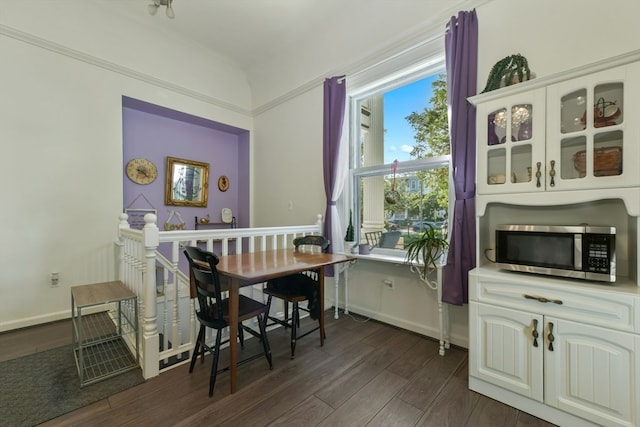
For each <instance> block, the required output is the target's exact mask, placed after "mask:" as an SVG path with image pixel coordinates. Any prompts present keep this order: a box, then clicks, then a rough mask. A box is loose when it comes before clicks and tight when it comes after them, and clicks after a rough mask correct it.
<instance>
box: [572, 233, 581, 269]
mask: <svg viewBox="0 0 640 427" xmlns="http://www.w3.org/2000/svg"><path fill="white" fill-rule="evenodd" d="M582 249H583V248H582V234H574V235H573V264H574V266H575V269H576V271H582Z"/></svg>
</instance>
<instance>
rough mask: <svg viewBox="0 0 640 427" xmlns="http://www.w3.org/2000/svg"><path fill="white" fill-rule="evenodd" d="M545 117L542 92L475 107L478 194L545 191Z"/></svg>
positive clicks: (529, 93) (532, 92)
mask: <svg viewBox="0 0 640 427" xmlns="http://www.w3.org/2000/svg"><path fill="white" fill-rule="evenodd" d="M545 115H546V113H545V89H544V88H541V89H536V90H532V91H530V92H526V93H521V94H518V95H513V96H506V97H504V98H501V99H499V100H495V101H491V102H487V103H484V104H481V105H478V110H477V113H476V117H477V136H476V138H477V142H478V145H477V147H478V150H477V181H478V182H477V184H478V193H479V194H500V193H519V192H532V191H544V181H543V180H544V156H545V153H544V150H545ZM538 162H540V165H541V166H540V167H541V170H542V174H541V178H540V179H541V181H540V186H537V183H538V180H537V179H536V170H537V166H536V165H537V163H538Z"/></svg>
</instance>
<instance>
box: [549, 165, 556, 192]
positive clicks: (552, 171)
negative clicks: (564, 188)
mask: <svg viewBox="0 0 640 427" xmlns="http://www.w3.org/2000/svg"><path fill="white" fill-rule="evenodd" d="M555 166H556V161H555V160H551V170H550V171H549V176H550V177H551V182H550V183H549V185H550V186H552V187H555V186H556V181H555V177H556V171H555V169H554V168H555Z"/></svg>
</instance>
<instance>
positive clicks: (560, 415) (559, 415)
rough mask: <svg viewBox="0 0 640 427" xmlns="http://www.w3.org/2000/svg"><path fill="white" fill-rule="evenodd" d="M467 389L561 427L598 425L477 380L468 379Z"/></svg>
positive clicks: (591, 426)
mask: <svg viewBox="0 0 640 427" xmlns="http://www.w3.org/2000/svg"><path fill="white" fill-rule="evenodd" d="M469 389H470V390H473V391H475V392H478V393H480V394H484V395H485V396H487V397H490V398H492V399H495V400H497V401H498V402H501V403H505V404H507V405H509V406H513V407H514V408H517V409H519V410H521V411H523V412H526V413H528V414H531V415H533V416H534V417H538V418H540V419H543V420H545V421H548V422H550V423H553V424H556V425H559V426H562V427H597V426H598V425H599V424H593V423H591V422H590V421H588V420H585V419H584V418H579V417H575V416H573V415H571V414H568V413H566V412H564V411H560V410H558V409H556V408H552V407H550V406H547V405H545V404H543V403H539V402H536V401H534V400H531V399H529V398H526V397H524V396H521V395H519V394H516V393H513V392H510V391H507V390H505V389H503V388H501V387H497V386H495V385H493V384H490V383H488V382H485V381H482V380H480V379H478V378H474V377H469Z"/></svg>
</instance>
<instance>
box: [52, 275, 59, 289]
mask: <svg viewBox="0 0 640 427" xmlns="http://www.w3.org/2000/svg"><path fill="white" fill-rule="evenodd" d="M58 283H60V273H56V272H53V273H51V286H58Z"/></svg>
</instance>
